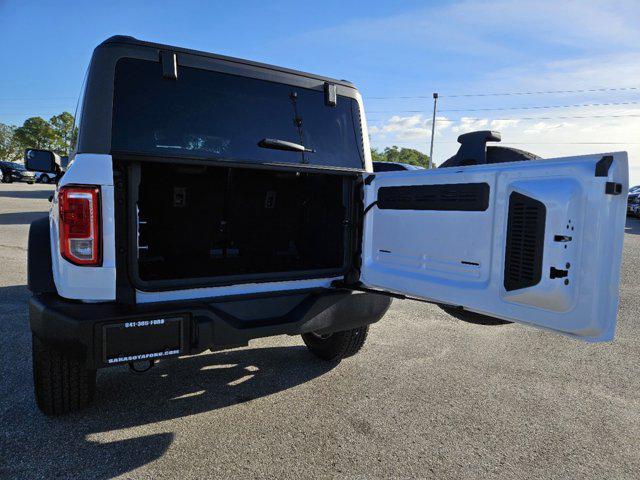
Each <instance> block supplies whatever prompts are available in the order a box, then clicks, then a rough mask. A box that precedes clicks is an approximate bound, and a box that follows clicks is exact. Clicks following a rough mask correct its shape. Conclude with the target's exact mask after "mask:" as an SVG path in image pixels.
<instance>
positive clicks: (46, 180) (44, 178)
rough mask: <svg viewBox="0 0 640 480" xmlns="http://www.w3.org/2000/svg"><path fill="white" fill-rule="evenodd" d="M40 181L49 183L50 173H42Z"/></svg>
mask: <svg viewBox="0 0 640 480" xmlns="http://www.w3.org/2000/svg"><path fill="white" fill-rule="evenodd" d="M40 183H49V176H48V175H41V176H40Z"/></svg>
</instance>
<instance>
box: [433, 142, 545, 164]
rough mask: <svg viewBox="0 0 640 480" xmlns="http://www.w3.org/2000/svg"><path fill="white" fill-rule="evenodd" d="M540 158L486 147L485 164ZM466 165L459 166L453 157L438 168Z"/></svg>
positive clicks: (519, 152) (515, 149) (519, 151)
mask: <svg viewBox="0 0 640 480" xmlns="http://www.w3.org/2000/svg"><path fill="white" fill-rule="evenodd" d="M538 158H540V157H539V156H537V155H536V154H534V153H531V152H525V151H524V150H518V149H517V148H511V147H496V146H488V147H487V163H506V162H522V161H523V160H536V159H538ZM464 165H468V164H467V163H464V164H460V163H459V162H457V159H456V157H455V156H453V157H451V158H449V159H447V160H446V161H444V162H443V163H442V164H441V165H440V166H439V167H438V168H447V167H461V166H464Z"/></svg>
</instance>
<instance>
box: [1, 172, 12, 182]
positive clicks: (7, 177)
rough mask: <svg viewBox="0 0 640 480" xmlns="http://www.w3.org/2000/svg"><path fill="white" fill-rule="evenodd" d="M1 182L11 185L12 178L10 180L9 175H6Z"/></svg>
mask: <svg viewBox="0 0 640 480" xmlns="http://www.w3.org/2000/svg"><path fill="white" fill-rule="evenodd" d="M2 181H3V182H4V183H13V178H11V174H10V173H9V174H7V175H5V176H4V177H3V178H2Z"/></svg>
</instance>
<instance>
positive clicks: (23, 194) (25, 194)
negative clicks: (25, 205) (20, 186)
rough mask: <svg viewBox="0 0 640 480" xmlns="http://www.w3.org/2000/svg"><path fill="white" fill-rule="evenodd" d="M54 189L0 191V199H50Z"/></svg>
mask: <svg viewBox="0 0 640 480" xmlns="http://www.w3.org/2000/svg"><path fill="white" fill-rule="evenodd" d="M53 192H54V189H53V188H52V189H51V190H0V198H2V197H10V198H35V199H42V198H49V197H50V196H51V195H53Z"/></svg>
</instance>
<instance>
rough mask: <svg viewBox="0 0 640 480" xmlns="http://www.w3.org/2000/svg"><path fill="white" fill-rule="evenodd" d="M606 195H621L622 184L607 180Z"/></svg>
mask: <svg viewBox="0 0 640 480" xmlns="http://www.w3.org/2000/svg"><path fill="white" fill-rule="evenodd" d="M604 193H605V194H606V195H620V194H621V193H622V184H621V183H615V182H607V183H606V184H605V187H604Z"/></svg>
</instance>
